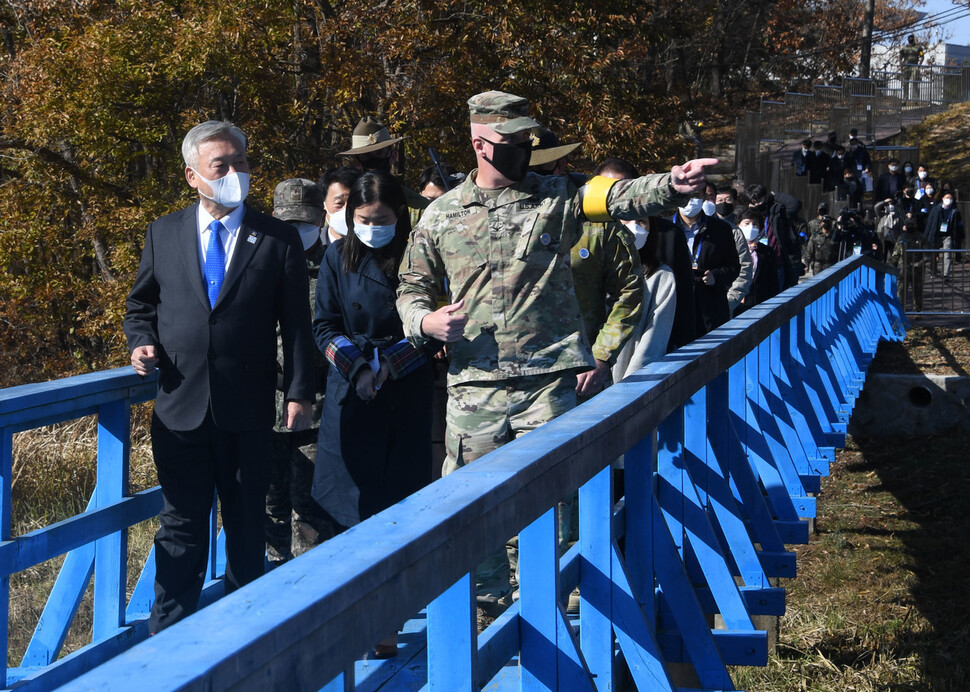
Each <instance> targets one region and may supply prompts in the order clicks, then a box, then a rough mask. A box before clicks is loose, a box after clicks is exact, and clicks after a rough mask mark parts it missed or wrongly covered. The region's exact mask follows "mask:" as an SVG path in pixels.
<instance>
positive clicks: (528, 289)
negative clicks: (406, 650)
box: [397, 91, 716, 603]
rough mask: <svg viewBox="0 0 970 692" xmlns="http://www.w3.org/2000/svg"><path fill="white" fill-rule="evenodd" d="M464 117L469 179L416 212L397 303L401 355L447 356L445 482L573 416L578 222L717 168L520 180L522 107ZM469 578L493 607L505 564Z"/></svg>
mask: <svg viewBox="0 0 970 692" xmlns="http://www.w3.org/2000/svg"><path fill="white" fill-rule="evenodd" d="M468 105H469V109H470V120H471V138H472V147H473V149H474V151H475V157H476V160H477V165H478V167H477V169H476V170H474V171H472V173H471V174H470V175H469V176H468V177H467V178H466V179H465V181H464V182H462V184H461V185H459V186H457V187H456V188H454V189H452V190H450V191H448V192H447V193H445V194H444V195H442V196H441V197H439V198H438V199H437V200H436V201H434V202H433V203H432V204H431V205H430V206H429V207H428V209H427V210H425V213H424V214H423V215H422V217H421V220H420V221H419V223H418V225H417V226H416V227H415V229H414V231H413V232H412V234H411V242H410V243H409V245H408V250H407V252H406V253H405V255H404V259H403V261H402V264H401V272H400V278H401V284H400V286H399V288H398V300H397V307H398V311H399V312H400V314H401V319H402V321H403V323H404V333H405V335H406V336H407V337H408V339H409V340H411V341H412V343H414V344H415V345H416V346H417V345H423V344H424V343H426V342H427V340H428V339H431V338H433V339H438V340H439V341H442V342H445V343H448V344H449V353H450V356H451V364H450V368H449V373H448V406H447V433H446V438H447V439H446V442H447V452H448V457H447V459H446V461H445V465H444V468H443V472H445V473H447V472H450V471H454V470H456V469H458V468H460V467H461V466H464V465H465V464H468V463H470V462H472V461H474V460H476V459H478V458H480V457H481V456H483V455H485V454H487V453H488V452H490V451H492V450H494V449H496V448H498V447H500V446H502V445H503V444H505V443H507V442H510V441H511V440H513V439H514V438H516V437H517V436H519V435H521V434H523V433H526V432H528V431H530V430H533V429H534V428H536V427H538V426H539V425H541V424H542V423H545V422H547V421H549V420H551V419H552V418H555V417H556V416H558V415H560V414H562V413H564V412H565V411H567V410H569V409H571V408H572V407H574V406H575V405H576V372H577V371H584V370H589V369H590V368H592V367H594V366H595V362H594V360H593V357H592V354H591V353H590V347H589V342H588V339H587V336H586V328H585V325H584V324H583V318H582V314H581V312H580V309H579V303H578V301H577V300H576V295H575V293H574V290H573V278H572V272H571V269H570V263H569V253H570V250H571V249H572V246H573V245H575V244H576V242H577V241H578V240H579V238H580V236H581V234H582V224H583V222H584V221H585V220H590V221H604V222H605V221H609V220H611V219H613V218H615V219H639V218H643V217H646V216H650V215H652V214H656V213H660V212H662V211H665V210H672V209H674V208H676V207H677V206H678V205H679V204H683V203H684V201H685V200H686V199H688V197H689V195H690V193H691V192H693V191H695V190H697V189H702V188H703V185H704V181H705V177H704V166H705V165H713V164H714V163H716V160H715V159H700V160H695V161H689V162H688V163H686V164H684V166H675V167H674V168H673V170H672V171H671V173H670V174H664V175H653V176H645V177H643V178H638V179H636V180H628V181H615V180H611V179H608V178H601V177H596V178H593V179H591V180H590V181H588V182H586V183H585V184H579V183H578V182H577V181H575V180H573V179H572V178H570V177H569V176H540V175H537V174H535V173H528V167H529V158H530V155H531V149H532V143H531V140H530V139H529V136H528V135H529V131H530V130H531V129H533V128H535V127H538V123H537V122H536V121H535V120H533V119H532V118H531V117H529V115H528V109H529V102H528V101H527V100H526V99H524V98H521V97H519V96H514V95H512V94H508V93H504V92H500V91H488V92H485V93H482V94H478V95H476V96H473V97H472V98H471V99H469V101H468ZM439 286H447V294H446V295H439V291H438V287H439ZM439 299H443V300H445V301H446V302H447V303H448V304H446V305H444V306H443V307H440V308H439V307H438V301H439ZM498 569H501V566H498ZM478 577H479V598H480V602H484V603H490V602H494V601H496V600H497V599H498V598H499V597H502V596H504V595H506V593H507V591H508V588H509V586H508V565H507V564H506V565H504V574H501V573H495V574H491V575H488V574H483V573H482V571H481V570H480V572H479V575H478ZM492 577H494V579H492ZM489 580H491V581H492V584H491V585H486V583H485V582H486V581H489ZM496 585H497V586H496ZM503 591H504V592H503Z"/></svg>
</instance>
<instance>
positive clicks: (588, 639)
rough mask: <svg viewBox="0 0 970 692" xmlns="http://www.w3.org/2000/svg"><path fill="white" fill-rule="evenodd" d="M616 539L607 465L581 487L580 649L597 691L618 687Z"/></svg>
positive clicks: (610, 473) (610, 691) (610, 472)
mask: <svg viewBox="0 0 970 692" xmlns="http://www.w3.org/2000/svg"><path fill="white" fill-rule="evenodd" d="M613 540H614V538H613V474H612V469H611V468H610V467H609V466H607V467H606V468H605V469H603V470H602V471H600V472H599V473H598V474H596V475H595V476H593V478H592V479H590V480H589V481H588V482H587V483H585V484H584V485H583V486H582V487H580V489H579V548H580V552H581V555H582V557H581V560H580V574H581V581H580V593H579V596H580V602H579V614H580V630H579V637H580V648H581V649H582V651H583V655H584V656H585V658H586V662H587V665H588V666H589V672H590V674H591V675H592V676H593V681H594V683H595V685H596V689H597V690H598V692H612V690H615V689H616V679H615V678H616V670H615V669H614V662H615V657H614V655H613V649H614V647H613V624H612V621H611V613H612V612H613V584H612V582H613V578H612V562H613ZM560 564H562V561H560ZM560 579H562V577H560Z"/></svg>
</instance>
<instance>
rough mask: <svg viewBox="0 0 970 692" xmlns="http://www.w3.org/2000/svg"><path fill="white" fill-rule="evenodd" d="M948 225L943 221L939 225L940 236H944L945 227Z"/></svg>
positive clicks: (947, 222)
mask: <svg viewBox="0 0 970 692" xmlns="http://www.w3.org/2000/svg"><path fill="white" fill-rule="evenodd" d="M949 224H950V222H949V221H944V222H943V223H941V224H940V235H946V231H947V226H948V225H949Z"/></svg>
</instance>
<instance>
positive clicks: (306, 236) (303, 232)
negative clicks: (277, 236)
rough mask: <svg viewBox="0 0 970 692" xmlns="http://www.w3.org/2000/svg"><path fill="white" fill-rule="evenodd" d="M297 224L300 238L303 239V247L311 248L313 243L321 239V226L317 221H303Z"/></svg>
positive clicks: (305, 248)
mask: <svg viewBox="0 0 970 692" xmlns="http://www.w3.org/2000/svg"><path fill="white" fill-rule="evenodd" d="M295 225H296V230H298V231H299V232H300V240H302V241H303V249H304V250H309V249H310V248H312V247H313V244H314V243H315V242H317V241H318V240H320V227H319V226H318V225H316V224H315V223H307V222H306V221H301V222H300V223H298V224H295Z"/></svg>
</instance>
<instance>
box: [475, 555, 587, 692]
mask: <svg viewBox="0 0 970 692" xmlns="http://www.w3.org/2000/svg"><path fill="white" fill-rule="evenodd" d="M577 554H578V552H577ZM519 629H520V627H519V603H518V601H516V602H515V603H513V604H512V605H511V606H510V607H509V609H508V610H506V611H505V612H504V613H502V614H501V615H500V616H499V617H498V618H497V619H496V620H495V622H493V623H492V624H491V625H489V626H488V628H487V629H486V630H485V631H484V632H482V633H481V634H480V635H478V675H479V677H480V678H481V679H483V680H493V679H494V678H495V676H497V675H500V674H501V672H502V670H503V669H504V667H505V666H506V664H507V663H508V662H509V661H510V660H512V659H514V658H516V657H517V656H518V653H519V648H520V647H519ZM516 684H518V674H517V673H516ZM516 689H518V688H516Z"/></svg>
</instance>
